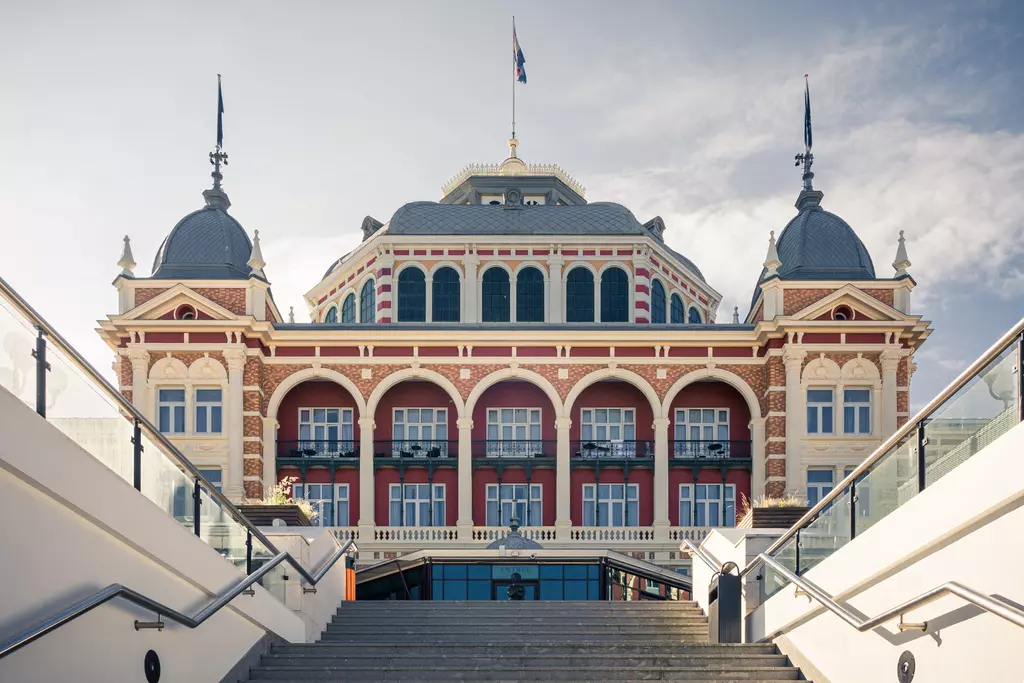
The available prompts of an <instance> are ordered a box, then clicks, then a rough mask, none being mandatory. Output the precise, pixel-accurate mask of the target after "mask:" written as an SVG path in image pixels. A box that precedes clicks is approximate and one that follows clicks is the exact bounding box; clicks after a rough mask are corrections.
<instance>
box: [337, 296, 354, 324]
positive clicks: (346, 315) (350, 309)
mask: <svg viewBox="0 0 1024 683" xmlns="http://www.w3.org/2000/svg"><path fill="white" fill-rule="evenodd" d="M355 321H356V295H355V294H349V295H348V296H347V297H345V303H344V304H342V306H341V322H343V323H354V322H355Z"/></svg>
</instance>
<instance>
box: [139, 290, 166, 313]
mask: <svg viewBox="0 0 1024 683" xmlns="http://www.w3.org/2000/svg"><path fill="white" fill-rule="evenodd" d="M168 289H169V288H168V287H146V288H145V289H136V290H135V307H136V308H137V307H139V306H141V305H142V304H144V303H146V302H147V301H149V300H150V299H153V298H155V297H158V296H160V295H161V294H163V293H164V292H166V291H167V290H168Z"/></svg>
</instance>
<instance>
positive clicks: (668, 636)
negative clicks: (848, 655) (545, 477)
mask: <svg viewBox="0 0 1024 683" xmlns="http://www.w3.org/2000/svg"><path fill="white" fill-rule="evenodd" d="M707 640H708V627H707V620H706V619H705V618H704V616H703V615H702V614H701V612H700V610H699V609H698V608H697V606H696V605H695V604H694V603H691V602H646V601H645V602H429V601H427V602H346V603H343V605H342V607H341V608H340V609H339V610H338V613H337V614H336V615H335V617H334V619H333V620H332V622H331V623H330V624H329V625H328V627H327V630H326V631H325V632H324V633H323V637H322V638H321V640H320V641H319V642H317V643H308V644H301V645H277V646H274V647H273V649H272V650H271V651H270V653H269V654H267V655H265V656H264V657H263V659H262V661H261V663H260V665H259V666H257V667H254V668H253V669H252V671H251V674H250V675H251V679H250V680H253V681H278V682H288V683H298V682H299V681H399V682H402V683H412V682H413V681H491V682H499V681H509V682H511V681H561V682H563V683H565V682H570V681H579V682H582V681H619V682H620V683H621V682H625V681H651V680H655V681H691V682H694V683H695V682H699V681H703V682H704V683H739V682H741V681H742V682H743V683H778V682H780V681H796V680H804V679H803V677H802V676H801V675H800V671H799V670H798V669H796V668H795V667H793V666H790V664H789V661H788V660H787V658H786V656H785V655H782V654H779V652H778V650H777V649H776V648H775V646H774V645H711V644H709V643H708V642H707Z"/></svg>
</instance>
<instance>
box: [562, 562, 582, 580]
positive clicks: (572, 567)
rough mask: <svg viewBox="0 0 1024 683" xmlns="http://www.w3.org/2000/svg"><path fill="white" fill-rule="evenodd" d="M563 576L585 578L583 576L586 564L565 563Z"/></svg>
mask: <svg viewBox="0 0 1024 683" xmlns="http://www.w3.org/2000/svg"><path fill="white" fill-rule="evenodd" d="M565 578H566V579H585V578H587V566H586V565H585V564H567V565H565Z"/></svg>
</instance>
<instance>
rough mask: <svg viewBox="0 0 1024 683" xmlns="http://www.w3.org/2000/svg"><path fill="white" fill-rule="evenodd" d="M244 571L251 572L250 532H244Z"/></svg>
mask: <svg viewBox="0 0 1024 683" xmlns="http://www.w3.org/2000/svg"><path fill="white" fill-rule="evenodd" d="M245 573H246V574H247V575H248V574H252V532H251V531H248V532H246V534H245Z"/></svg>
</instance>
